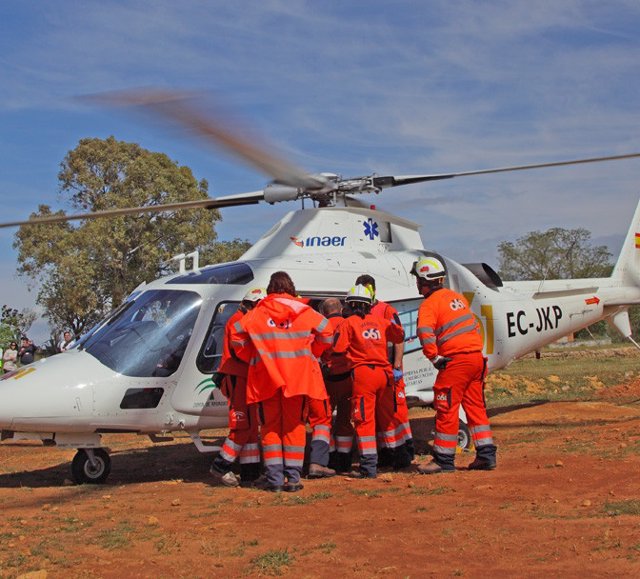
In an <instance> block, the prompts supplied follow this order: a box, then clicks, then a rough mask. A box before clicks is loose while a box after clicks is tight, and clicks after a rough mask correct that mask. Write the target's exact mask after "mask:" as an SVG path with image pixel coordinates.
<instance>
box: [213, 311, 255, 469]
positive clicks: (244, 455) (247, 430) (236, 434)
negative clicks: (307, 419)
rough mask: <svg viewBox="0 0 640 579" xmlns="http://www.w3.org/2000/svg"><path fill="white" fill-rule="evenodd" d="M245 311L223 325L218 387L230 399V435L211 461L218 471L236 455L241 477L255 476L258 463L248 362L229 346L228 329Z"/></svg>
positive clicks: (233, 316) (233, 460)
mask: <svg viewBox="0 0 640 579" xmlns="http://www.w3.org/2000/svg"><path fill="white" fill-rule="evenodd" d="M244 315H245V312H244V311H243V310H242V309H238V311H237V312H236V313H235V314H233V315H232V316H231V317H230V318H229V321H228V322H227V325H226V326H225V329H224V340H223V343H222V359H221V360H220V368H219V369H218V372H219V373H220V374H222V375H223V377H222V382H221V385H220V390H221V391H222V393H223V394H224V395H225V396H226V397H227V399H228V401H229V435H228V436H227V438H226V440H225V441H224V443H223V444H222V450H221V451H220V454H219V455H218V457H217V458H216V459H215V460H214V461H213V462H214V464H215V466H216V467H217V468H218V469H219V470H221V471H227V470H230V469H231V465H232V464H233V463H234V462H235V461H236V460H237V459H239V462H240V478H241V479H242V480H252V479H255V478H257V476H258V474H259V465H260V449H259V447H258V419H257V414H256V407H255V405H254V404H252V405H247V372H248V369H249V366H248V365H247V363H246V362H243V361H242V360H240V359H239V358H237V357H236V356H235V354H234V353H233V351H232V350H231V348H230V341H231V331H232V329H233V326H234V324H235V323H236V322H237V321H239V320H240V319H241V318H242V317H243V316H244Z"/></svg>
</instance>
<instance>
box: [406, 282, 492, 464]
mask: <svg viewBox="0 0 640 579" xmlns="http://www.w3.org/2000/svg"><path fill="white" fill-rule="evenodd" d="M418 338H419V340H420V343H421V345H422V351H423V352H424V355H425V356H426V357H427V358H429V360H433V359H434V358H435V357H436V356H438V355H440V356H445V357H447V358H451V361H450V362H448V363H447V366H446V368H445V369H444V370H440V371H439V372H438V376H437V378H436V382H435V384H434V386H433V392H434V396H435V403H434V405H435V409H436V434H435V440H434V446H433V456H434V460H435V462H436V463H437V464H439V465H440V466H441V467H442V468H443V469H445V470H453V469H454V459H455V454H456V446H457V442H458V426H459V418H458V411H459V408H460V404H462V407H463V408H464V411H465V413H466V414H467V419H468V421H469V430H470V431H471V436H472V437H473V442H474V445H475V447H476V453H477V455H478V457H479V458H484V459H488V460H490V461H494V462H495V455H496V447H495V445H494V443H493V436H492V433H491V426H490V425H489V419H488V418H487V410H486V405H485V400H484V379H485V375H486V369H487V365H486V358H484V357H483V355H482V336H481V335H480V331H479V328H478V323H477V321H476V319H475V317H474V315H473V313H472V312H471V310H470V309H469V305H468V303H467V300H466V299H465V298H464V296H462V295H461V294H459V293H456V292H454V291H452V290H450V289H447V288H438V289H436V290H435V291H433V292H432V293H431V294H429V295H427V296H426V297H425V299H424V301H423V302H422V304H421V305H420V309H419V310H418Z"/></svg>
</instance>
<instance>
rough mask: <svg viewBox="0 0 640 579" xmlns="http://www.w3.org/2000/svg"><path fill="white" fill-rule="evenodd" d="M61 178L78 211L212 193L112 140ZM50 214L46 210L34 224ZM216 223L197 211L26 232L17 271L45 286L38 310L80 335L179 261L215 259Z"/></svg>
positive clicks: (75, 160)
mask: <svg viewBox="0 0 640 579" xmlns="http://www.w3.org/2000/svg"><path fill="white" fill-rule="evenodd" d="M58 179H59V182H60V193H61V196H62V198H63V199H64V200H65V201H66V202H67V203H68V204H69V205H70V206H71V208H72V209H73V210H74V211H100V210H104V209H111V208H117V207H134V206H153V205H160V204H163V203H171V202H176V201H189V200H195V199H205V198H206V197H207V189H208V185H207V182H206V181H205V180H202V181H197V180H196V179H195V177H194V176H193V174H192V172H191V169H189V168H188V167H186V166H181V165H179V164H178V163H176V162H174V161H172V160H171V159H169V157H167V156H166V155H164V154H162V153H154V152H150V151H148V150H146V149H144V148H142V147H140V146H139V145H137V144H134V143H126V142H122V141H117V140H116V139H115V138H114V137H109V138H108V139H105V140H103V139H82V140H81V141H80V142H79V144H78V146H77V147H76V148H75V149H73V150H71V151H69V152H68V153H67V155H66V156H65V158H64V160H63V161H62V163H61V169H60V172H59V174H58ZM51 213H52V211H51V209H50V207H48V206H46V205H41V206H40V207H39V208H38V211H37V212H36V213H34V214H32V215H33V216H44V215H49V214H51ZM57 213H59V214H64V211H58V212H57ZM218 219H220V215H219V213H218V211H216V210H202V209H193V210H186V211H178V212H158V213H144V214H137V215H136V214H134V215H128V216H123V217H110V218H108V219H93V220H85V221H82V222H81V223H80V224H79V225H77V226H75V225H71V224H70V223H62V224H52V225H38V226H22V227H20V229H19V230H18V232H17V233H16V236H15V241H14V247H15V248H17V250H18V264H19V267H18V272H19V273H20V274H21V275H24V276H27V277H29V278H31V279H33V280H38V281H40V282H41V283H40V288H39V292H38V296H37V302H38V303H39V304H40V305H41V306H42V307H43V308H44V310H45V314H46V316H47V318H48V319H49V321H50V322H51V324H52V325H53V326H54V327H55V328H57V329H66V328H69V329H71V330H72V331H73V332H74V333H76V334H80V333H82V331H83V329H85V328H86V327H87V326H88V325H92V324H93V323H95V322H96V321H97V320H98V319H99V318H101V317H102V316H103V315H104V314H105V313H106V312H107V311H109V310H110V309H112V308H113V307H115V306H117V305H118V304H119V303H120V302H122V300H123V299H124V298H125V297H126V296H127V295H128V294H129V293H130V292H131V291H132V290H133V289H134V288H135V287H136V286H138V285H139V284H140V283H141V282H143V281H150V280H152V279H155V278H156V277H158V276H159V275H163V274H165V273H168V271H169V269H168V268H169V267H170V258H171V257H172V256H173V255H175V254H178V253H185V252H187V253H188V252H190V251H193V250H194V249H198V250H199V251H201V252H206V251H209V250H211V248H212V247H213V244H214V241H215V238H216V233H215V230H214V224H215V222H216V221H217V220H218Z"/></svg>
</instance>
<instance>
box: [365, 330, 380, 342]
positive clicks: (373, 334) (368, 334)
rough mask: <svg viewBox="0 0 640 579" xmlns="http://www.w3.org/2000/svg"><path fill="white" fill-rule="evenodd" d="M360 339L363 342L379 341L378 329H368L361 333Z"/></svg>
mask: <svg viewBox="0 0 640 579" xmlns="http://www.w3.org/2000/svg"><path fill="white" fill-rule="evenodd" d="M362 337H363V338H364V339H365V340H380V339H381V336H380V330H378V328H368V329H366V330H364V331H363V332H362Z"/></svg>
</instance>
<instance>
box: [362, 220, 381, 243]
mask: <svg viewBox="0 0 640 579" xmlns="http://www.w3.org/2000/svg"><path fill="white" fill-rule="evenodd" d="M364 234H365V235H366V236H367V237H368V238H369V239H371V240H372V241H373V240H374V239H375V238H376V237H378V236H379V235H380V233H379V232H378V224H377V223H376V222H375V221H374V220H373V219H371V217H369V219H367V220H366V221H365V222H364Z"/></svg>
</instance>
